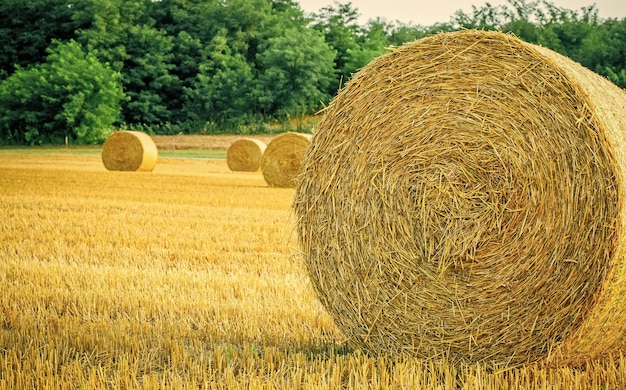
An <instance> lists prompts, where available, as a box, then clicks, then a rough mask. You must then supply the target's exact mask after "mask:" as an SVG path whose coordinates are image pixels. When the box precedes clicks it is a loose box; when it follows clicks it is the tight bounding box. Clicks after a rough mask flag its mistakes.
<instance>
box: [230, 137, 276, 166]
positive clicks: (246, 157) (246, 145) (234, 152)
mask: <svg viewBox="0 0 626 390" xmlns="http://www.w3.org/2000/svg"><path fill="white" fill-rule="evenodd" d="M266 147H267V145H266V144H265V142H263V141H260V140H257V139H252V138H242V139H239V140H237V141H235V142H233V143H232V144H231V145H230V146H229V147H228V150H227V151H226V163H227V164H228V168H230V170H231V171H238V172H256V171H258V170H259V169H260V168H261V159H262V158H263V152H264V151H265V148H266Z"/></svg>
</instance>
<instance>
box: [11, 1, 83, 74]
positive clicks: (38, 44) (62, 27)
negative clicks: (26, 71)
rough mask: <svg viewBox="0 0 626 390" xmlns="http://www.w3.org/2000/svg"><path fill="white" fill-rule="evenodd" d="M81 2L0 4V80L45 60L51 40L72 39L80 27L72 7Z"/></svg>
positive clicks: (13, 2) (14, 2)
mask: <svg viewBox="0 0 626 390" xmlns="http://www.w3.org/2000/svg"><path fill="white" fill-rule="evenodd" d="M81 1H82V0H76V1H74V2H71V3H70V2H68V1H67V0H2V1H0V79H3V78H5V77H7V76H8V75H10V74H11V73H13V72H14V71H15V65H18V66H19V67H21V68H27V67H29V66H31V65H33V64H38V63H41V62H43V61H44V60H45V57H46V49H47V48H48V46H49V45H50V43H51V42H52V40H54V39H56V40H61V41H67V40H69V39H72V38H75V36H76V29H78V28H81V27H83V26H82V25H81V21H80V20H77V19H74V17H73V15H74V12H75V7H74V6H76V7H79V6H80V3H81Z"/></svg>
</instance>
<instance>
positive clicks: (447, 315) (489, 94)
mask: <svg viewBox="0 0 626 390" xmlns="http://www.w3.org/2000/svg"><path fill="white" fill-rule="evenodd" d="M624 112H626V94H625V93H624V92H623V91H622V90H620V89H619V88H617V87H616V86H615V85H613V84H611V83H610V82H609V81H607V80H606V79H604V78H602V77H600V76H598V75H596V74H594V73H593V72H591V71H589V70H587V69H585V68H583V67H582V66H580V65H579V64H576V63H574V62H573V61H571V60H569V59H567V58H565V57H563V56H561V55H558V54H556V53H554V52H552V51H550V50H548V49H545V48H541V47H537V46H534V45H531V44H528V43H524V42H522V41H521V40H519V39H517V38H516V37H514V36H511V35H506V34H503V33H497V32H484V31H463V32H458V33H445V34H438V35H435V36H432V37H428V38H425V39H423V40H419V41H416V42H413V43H411V44H407V45H404V46H402V47H400V48H398V49H397V50H396V51H394V52H393V53H390V54H388V55H385V56H382V57H379V58H377V59H375V60H374V61H372V62H371V63H370V64H369V65H368V66H366V67H365V68H364V69H362V70H361V71H360V72H358V73H357V74H356V75H355V76H354V78H353V79H352V81H351V82H350V83H349V84H348V85H347V86H346V88H345V89H344V90H342V91H341V92H340V93H339V94H338V96H337V97H336V98H335V100H334V101H333V102H332V104H331V105H330V106H329V107H328V108H327V110H326V112H325V115H324V117H323V118H322V120H321V121H320V123H319V126H318V127H317V132H316V134H315V136H314V138H313V141H312V146H311V147H310V148H309V151H308V153H307V156H306V158H305V161H304V162H303V167H302V175H301V181H300V184H299V185H298V188H297V191H296V197H295V200H294V207H295V212H296V215H297V216H298V222H297V229H298V237H299V241H300V243H301V246H302V249H303V251H304V256H305V261H306V263H307V265H308V268H309V273H310V276H311V279H312V282H313V285H314V287H315V289H316V291H317V293H318V296H319V297H320V300H321V301H322V303H323V304H324V305H325V307H326V308H327V309H328V311H329V312H330V313H331V314H332V316H333V317H334V319H335V321H336V322H337V324H338V325H339V326H340V328H341V329H342V330H343V331H344V332H345V334H346V335H347V336H348V337H350V339H351V340H352V342H353V343H354V344H355V345H357V346H361V347H363V348H365V349H367V350H369V351H371V352H374V353H392V354H395V353H402V352H406V353H409V354H413V355H416V356H419V357H423V358H439V357H442V356H447V357H448V358H449V359H450V360H451V361H453V362H491V363H495V364H499V365H500V364H504V365H510V366H515V365H519V364H523V363H525V362H532V361H538V362H544V363H546V364H579V363H581V362H583V361H585V360H586V359H589V358H595V357H600V356H602V355H603V354H605V353H609V352H611V351H616V350H619V349H620V348H622V347H623V346H624V344H625V338H626V337H625V335H626V333H625V328H626V305H624V297H625V296H626V260H625V258H624V255H625V254H626V253H625V244H626V236H625V234H624V231H623V227H624V226H625V223H626V203H625V201H624V199H625V198H624V194H626V137H625V134H624V129H626V116H624Z"/></svg>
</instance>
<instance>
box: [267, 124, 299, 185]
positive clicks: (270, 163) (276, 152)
mask: <svg viewBox="0 0 626 390" xmlns="http://www.w3.org/2000/svg"><path fill="white" fill-rule="evenodd" d="M310 144H311V135H309V134H302V133H294V132H288V133H283V134H281V135H279V136H277V137H276V138H274V139H273V140H272V141H271V142H270V143H269V144H268V145H267V148H266V149H265V152H264V153H263V158H262V160H261V170H262V171H263V177H264V178H265V182H266V183H267V184H269V185H270V186H272V187H284V188H293V187H295V186H296V177H297V176H298V173H299V172H300V166H301V165H302V160H303V159H304V154H305V152H306V149H307V148H308V147H309V145H310Z"/></svg>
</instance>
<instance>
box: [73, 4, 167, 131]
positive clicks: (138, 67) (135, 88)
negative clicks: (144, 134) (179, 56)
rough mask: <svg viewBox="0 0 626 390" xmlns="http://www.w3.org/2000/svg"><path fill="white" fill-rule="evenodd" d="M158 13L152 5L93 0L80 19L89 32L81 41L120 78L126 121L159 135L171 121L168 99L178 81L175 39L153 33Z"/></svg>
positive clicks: (80, 35) (155, 30)
mask: <svg viewBox="0 0 626 390" xmlns="http://www.w3.org/2000/svg"><path fill="white" fill-rule="evenodd" d="M155 7H156V5H155V4H154V2H152V1H150V0H91V3H90V4H89V6H88V7H85V8H84V10H83V11H82V12H83V14H82V15H81V16H80V17H81V18H82V19H91V20H92V23H91V24H90V25H91V27H90V28H88V29H85V30H81V31H80V32H79V39H80V41H81V42H82V43H83V44H84V45H85V46H86V47H88V48H89V50H90V51H92V52H93V53H95V54H96V55H97V56H98V58H99V59H100V60H101V61H102V62H107V63H109V64H111V66H112V68H113V69H114V70H116V71H119V72H120V73H121V74H122V85H123V88H124V92H125V94H126V95H127V97H128V100H126V101H124V102H123V105H122V121H123V122H124V123H125V124H126V125H127V126H129V127H131V128H146V129H149V130H152V131H155V132H159V128H160V127H161V126H166V125H167V124H168V122H169V121H170V120H171V119H172V113H171V111H170V106H169V103H168V97H169V96H171V94H170V91H171V90H172V89H173V88H175V87H176V86H177V85H178V79H177V77H176V76H175V75H173V74H172V73H171V71H172V69H173V67H174V65H173V64H172V62H173V61H174V60H173V54H172V49H173V37H172V36H170V35H168V34H167V32H166V31H164V30H162V29H159V28H156V27H155V20H154V19H153V18H152V17H151V15H152V13H153V12H155V11H154V9H155Z"/></svg>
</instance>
